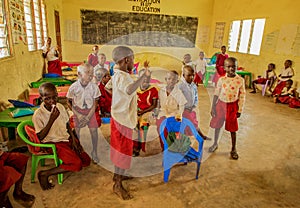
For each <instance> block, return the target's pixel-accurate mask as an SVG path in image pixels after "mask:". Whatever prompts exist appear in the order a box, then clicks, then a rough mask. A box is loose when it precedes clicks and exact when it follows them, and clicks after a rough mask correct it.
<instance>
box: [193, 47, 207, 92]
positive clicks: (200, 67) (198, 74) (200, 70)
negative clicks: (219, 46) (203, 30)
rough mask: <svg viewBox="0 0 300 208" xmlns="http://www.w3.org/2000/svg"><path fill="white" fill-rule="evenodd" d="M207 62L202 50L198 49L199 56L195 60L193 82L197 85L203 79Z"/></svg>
mask: <svg viewBox="0 0 300 208" xmlns="http://www.w3.org/2000/svg"><path fill="white" fill-rule="evenodd" d="M206 65H207V62H206V60H205V59H204V52H203V51H200V53H199V58H198V59H197V60H196V61H195V79H194V83H195V84H196V85H197V86H198V84H200V83H201V82H202V81H203V77H204V74H205V72H206Z"/></svg>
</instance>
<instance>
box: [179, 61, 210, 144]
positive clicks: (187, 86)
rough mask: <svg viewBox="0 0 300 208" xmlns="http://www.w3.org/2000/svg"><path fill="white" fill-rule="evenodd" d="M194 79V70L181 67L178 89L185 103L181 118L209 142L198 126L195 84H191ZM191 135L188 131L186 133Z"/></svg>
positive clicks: (189, 67) (188, 67)
mask: <svg viewBox="0 0 300 208" xmlns="http://www.w3.org/2000/svg"><path fill="white" fill-rule="evenodd" d="M193 79H194V69H193V68H192V67H191V66H188V65H186V66H184V67H183V77H182V78H181V83H179V89H180V90H181V91H182V93H183V95H184V96H185V98H186V100H187V103H186V104H185V105H184V112H183V117H184V118H187V119H188V120H190V121H191V122H192V123H193V124H194V126H195V128H196V129H197V131H198V133H199V134H200V136H201V137H202V138H203V139H204V140H211V138H208V137H207V136H204V134H203V133H202V132H201V130H200V128H199V126H198V120H197V114H196V108H197V106H198V89H197V86H196V84H195V83H193ZM187 134H188V135H191V132H190V131H189V132H188V133H187Z"/></svg>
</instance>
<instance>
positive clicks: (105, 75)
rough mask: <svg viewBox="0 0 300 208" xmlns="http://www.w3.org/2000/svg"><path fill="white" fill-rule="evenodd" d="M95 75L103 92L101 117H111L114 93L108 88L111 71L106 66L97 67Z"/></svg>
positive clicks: (100, 103)
mask: <svg viewBox="0 0 300 208" xmlns="http://www.w3.org/2000/svg"><path fill="white" fill-rule="evenodd" d="M95 76H96V80H97V84H98V87H99V90H100V92H101V96H100V99H99V106H100V112H101V117H110V112H111V100H112V93H111V92H110V91H108V90H107V89H106V84H107V83H108V81H109V80H110V78H111V77H110V74H109V71H108V70H106V69H104V68H101V69H97V70H96V72H95Z"/></svg>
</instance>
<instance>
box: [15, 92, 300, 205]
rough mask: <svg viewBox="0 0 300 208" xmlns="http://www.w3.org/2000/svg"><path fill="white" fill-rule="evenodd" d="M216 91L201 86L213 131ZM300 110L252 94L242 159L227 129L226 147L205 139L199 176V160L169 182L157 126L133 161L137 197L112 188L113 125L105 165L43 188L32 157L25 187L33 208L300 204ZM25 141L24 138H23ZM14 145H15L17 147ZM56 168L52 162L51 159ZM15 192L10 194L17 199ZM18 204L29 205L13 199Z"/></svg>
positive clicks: (105, 129)
mask: <svg viewBox="0 0 300 208" xmlns="http://www.w3.org/2000/svg"><path fill="white" fill-rule="evenodd" d="M212 92H213V88H207V89H205V88H203V86H200V87H199V111H200V126H201V128H202V131H203V132H205V133H207V134H208V135H209V136H210V137H213V130H212V129H210V128H209V121H210V114H209V112H210V106H211V96H212ZM299 124H300V109H291V108H289V107H288V106H287V105H282V104H274V103H273V102H272V98H270V97H263V96H261V94H259V93H257V94H250V93H249V90H248V91H247V97H246V104H245V108H244V112H243V113H242V116H241V118H240V119H239V131H238V133H237V138H238V142H237V150H238V153H239V156H240V158H239V160H237V161H234V160H231V159H230V155H229V152H230V146H231V142H230V134H229V133H228V132H225V131H224V132H223V133H222V136H221V139H220V142H219V148H218V150H217V151H216V152H215V153H212V154H211V153H208V147H209V146H210V145H211V144H212V141H206V142H205V144H204V155H203V161H202V165H201V170H200V177H199V179H198V180H195V171H196V166H195V164H188V165H187V166H176V167H173V168H172V169H171V175H170V178H169V182H168V183H164V182H163V173H162V168H161V161H162V155H161V153H160V147H159V141H158V139H157V133H156V131H155V127H154V126H153V127H151V128H150V130H149V134H148V143H147V151H146V153H143V154H142V155H141V156H140V157H135V158H133V163H132V168H131V170H130V171H129V173H130V174H131V175H133V176H136V177H135V178H134V179H132V180H129V181H126V182H124V185H125V187H126V188H127V189H129V191H130V193H131V194H132V195H133V196H134V198H133V199H132V200H129V201H123V200H121V199H119V198H118V197H117V196H116V195H115V194H114V193H113V191H112V185H113V182H112V175H113V173H112V172H111V171H112V167H113V166H112V164H111V162H110V160H109V134H110V130H109V124H104V125H102V126H101V127H100V131H99V138H100V139H99V140H100V142H99V157H100V160H101V161H100V164H92V165H91V166H90V167H87V168H84V169H83V170H82V171H80V172H78V173H72V174H71V173H70V174H65V175H64V183H63V184H62V185H58V184H57V179H56V177H52V180H53V183H54V184H56V186H55V187H54V189H52V190H49V191H42V190H41V188H40V186H39V183H38V182H36V183H30V172H31V168H30V167H31V166H30V165H31V163H30V162H31V160H29V164H28V170H27V175H26V178H25V182H24V189H25V191H27V192H28V193H31V194H34V195H35V196H36V201H35V204H34V206H33V207H37V208H41V207H45V208H52V207H53V208H60V207H62V208H63V207H91V208H94V207H114V208H115V207H122V208H123V207H172V208H175V207H197V208H198V207H209V208H214V207H216V208H219V207H243V208H246V207H259V208H263V207H268V208H272V207H300V136H299V135H300V128H299ZM81 140H82V143H83V146H84V147H85V149H86V150H87V152H88V153H90V152H91V148H90V143H91V140H90V136H89V132H88V130H87V129H84V130H83V131H82V134H81ZM17 142H18V141H17ZM10 145H12V144H10ZM47 164H48V166H46V167H40V168H39V169H47V168H49V167H52V166H53V164H52V162H51V161H49V162H47ZM11 193H12V192H10V198H11V199H12V195H11ZM12 203H13V205H14V207H21V206H20V205H19V204H17V203H16V202H14V201H13V200H12Z"/></svg>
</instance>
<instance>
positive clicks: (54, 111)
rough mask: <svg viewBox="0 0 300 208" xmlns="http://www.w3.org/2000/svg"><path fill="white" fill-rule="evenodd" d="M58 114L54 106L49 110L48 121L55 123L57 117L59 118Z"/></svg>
mask: <svg viewBox="0 0 300 208" xmlns="http://www.w3.org/2000/svg"><path fill="white" fill-rule="evenodd" d="M59 114H60V112H59V110H58V108H57V107H56V106H54V107H53V108H52V110H51V114H50V118H49V120H52V121H55V120H56V119H57V117H58V116H59Z"/></svg>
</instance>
